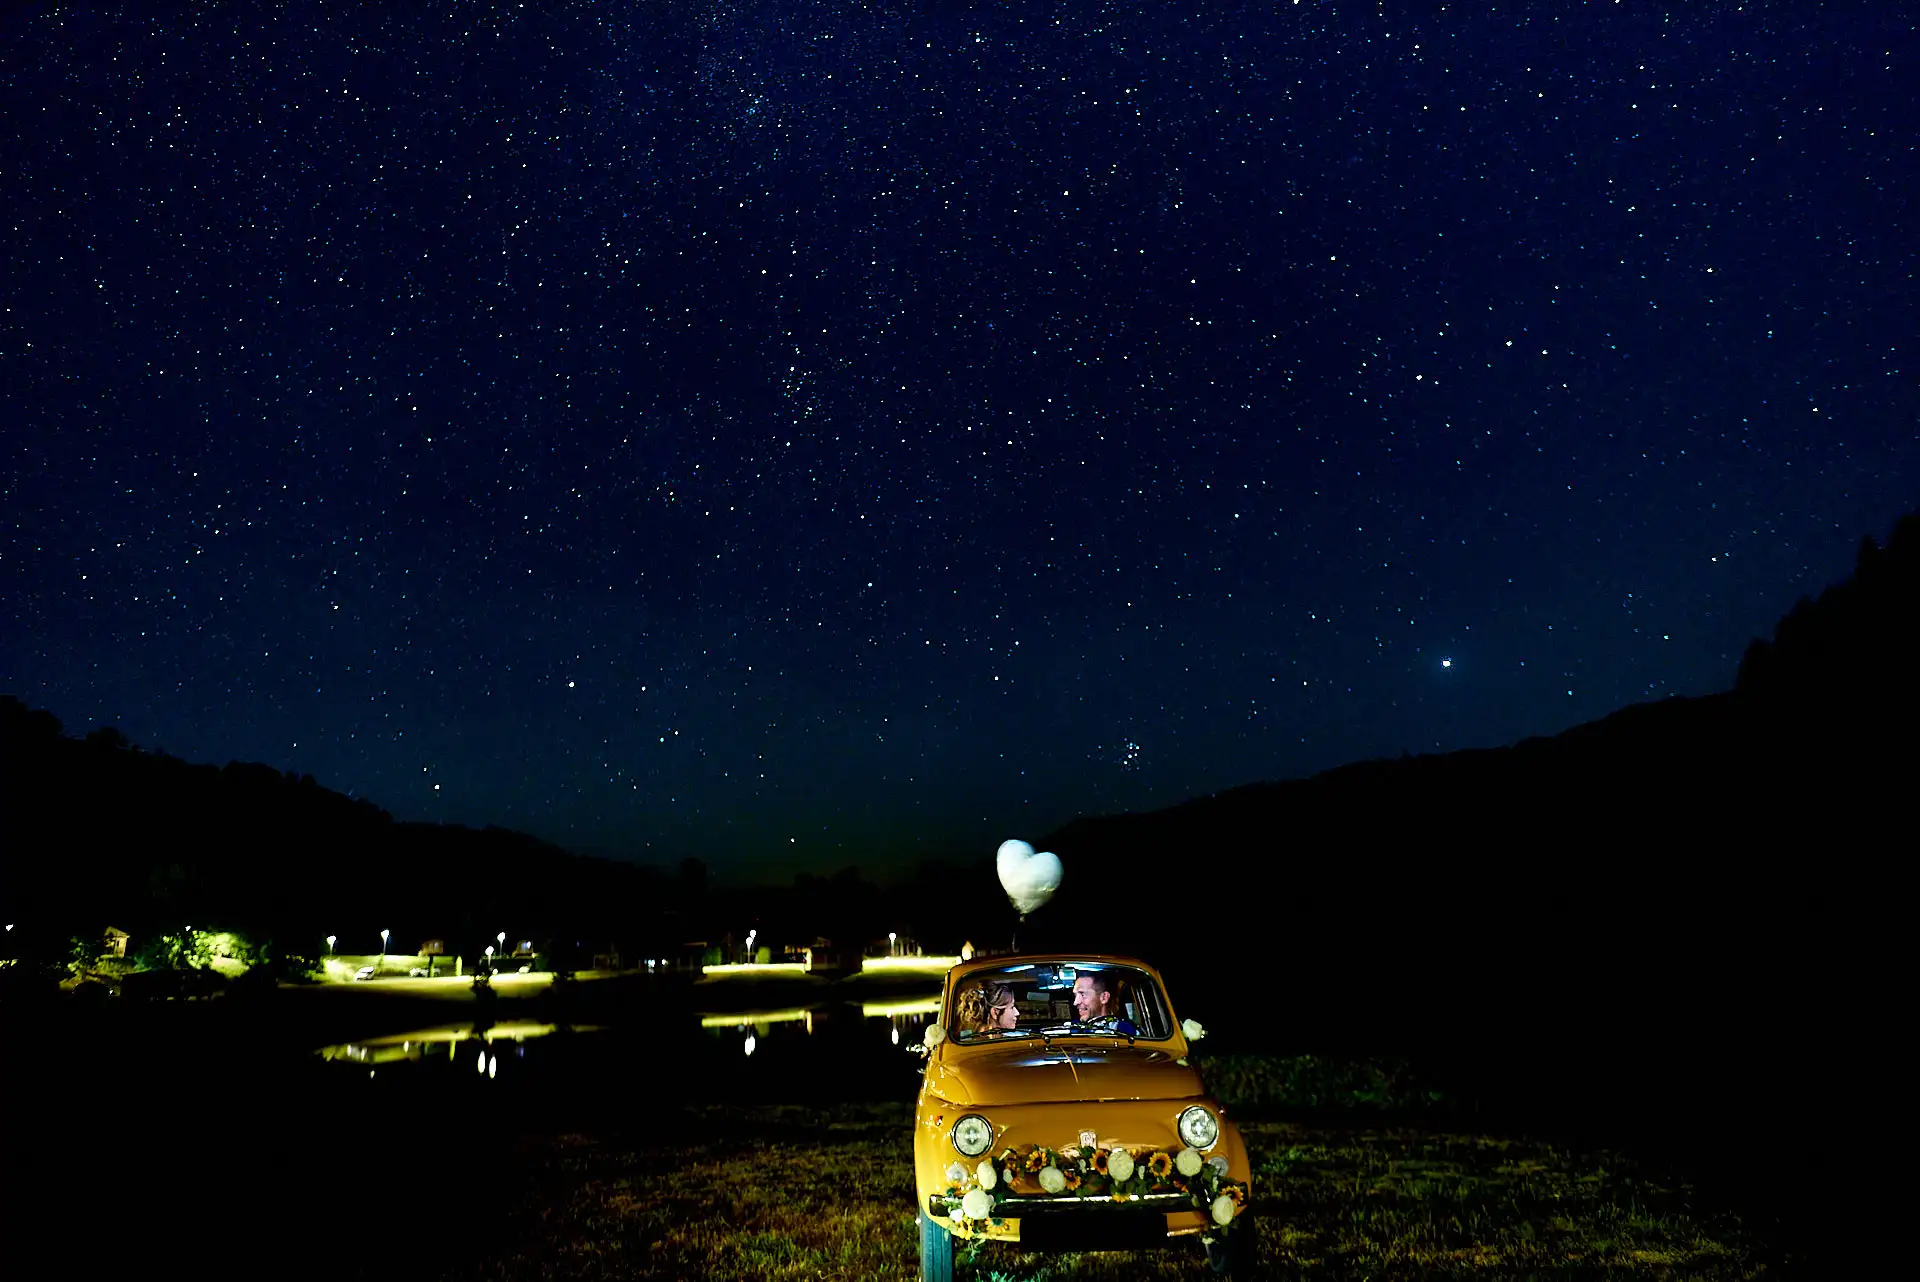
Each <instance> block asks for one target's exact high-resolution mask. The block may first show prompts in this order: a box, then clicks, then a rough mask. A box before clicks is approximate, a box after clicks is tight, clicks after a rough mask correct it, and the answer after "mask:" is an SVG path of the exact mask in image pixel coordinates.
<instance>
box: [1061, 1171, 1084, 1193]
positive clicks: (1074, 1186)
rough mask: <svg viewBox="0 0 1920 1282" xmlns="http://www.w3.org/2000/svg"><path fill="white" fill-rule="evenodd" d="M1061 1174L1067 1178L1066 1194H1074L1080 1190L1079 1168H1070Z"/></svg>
mask: <svg viewBox="0 0 1920 1282" xmlns="http://www.w3.org/2000/svg"><path fill="white" fill-rule="evenodd" d="M1061 1174H1062V1175H1064V1176H1066V1177H1067V1192H1069V1193H1072V1192H1076V1191H1077V1190H1078V1189H1079V1188H1080V1168H1079V1167H1077V1166H1070V1167H1068V1168H1067V1169H1066V1170H1064V1171H1062V1172H1061Z"/></svg>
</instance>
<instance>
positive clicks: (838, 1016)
mask: <svg viewBox="0 0 1920 1282" xmlns="http://www.w3.org/2000/svg"><path fill="white" fill-rule="evenodd" d="M856 1009H857V1010H858V1012H859V1013H858V1015H857V1016H856V1015H855V1010H856ZM939 1011H940V995H939V994H938V993H934V994H932V995H930V996H925V997H903V998H892V999H889V1000H886V1001H871V1002H859V1003H854V1002H821V1003H818V1004H816V1005H813V1006H805V1007H800V1006H795V1007H790V1008H787V1009H784V1010H757V1011H732V1012H727V1013H723V1014H716V1013H705V1014H702V1015H700V1016H699V1020H700V1027H701V1029H702V1030H703V1031H705V1032H706V1033H708V1034H709V1035H711V1036H714V1037H717V1038H720V1039H723V1040H738V1041H739V1043H740V1050H741V1053H742V1054H745V1055H748V1056H751V1055H752V1054H753V1053H754V1052H755V1051H758V1050H761V1049H763V1048H764V1047H767V1046H778V1047H790V1046H791V1045H792V1044H793V1043H795V1042H796V1041H798V1040H800V1039H803V1038H811V1037H813V1036H814V1035H815V1034H816V1033H820V1034H823V1035H824V1034H827V1033H833V1034H837V1035H843V1036H851V1037H854V1038H856V1039H859V1040H867V1041H869V1042H870V1044H876V1045H877V1044H878V1042H879V1039H881V1038H884V1039H885V1044H886V1045H887V1046H890V1047H901V1048H903V1049H911V1048H913V1047H914V1046H915V1045H916V1044H917V1043H919V1042H920V1040H921V1037H922V1034H923V1033H924V1031H925V1029H926V1026H927V1025H928V1024H930V1023H932V1022H933V1020H934V1017H935V1016H936V1015H938V1014H939ZM856 1028H859V1030H860V1031H855V1030H856Z"/></svg>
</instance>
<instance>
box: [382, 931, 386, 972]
mask: <svg viewBox="0 0 1920 1282" xmlns="http://www.w3.org/2000/svg"><path fill="white" fill-rule="evenodd" d="M386 968H387V932H386V931H384V930H383V931H381V932H380V969H381V970H382V971H384V970H386Z"/></svg>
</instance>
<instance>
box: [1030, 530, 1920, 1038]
mask: <svg viewBox="0 0 1920 1282" xmlns="http://www.w3.org/2000/svg"><path fill="white" fill-rule="evenodd" d="M1917 736H1920V513H1916V514H1912V515H1909V516H1907V517H1905V518H1903V519H1902V520H1901V521H1900V522H1899V524H1898V525H1897V526H1896V528H1895V529H1894V531H1893V534H1892V537H1891V539H1890V540H1889V541H1888V543H1887V545H1886V547H1884V548H1881V547H1878V546H1876V545H1875V544H1874V543H1873V542H1872V541H1871V540H1869V541H1867V542H1866V543H1865V544H1864V545H1863V546H1862V548H1861V551H1860V555H1859V561H1858V565H1857V568H1856V570H1855V572H1854V574H1853V575H1852V577H1851V578H1850V579H1849V580H1848V581H1847V582H1845V583H1842V584H1840V585H1838V586H1836V587H1834V588H1832V589H1830V590H1829V591H1827V592H1825V593H1823V594H1822V595H1821V597H1820V598H1819V600H1817V601H1802V602H1801V603H1800V604H1799V605H1798V606H1797V607H1796V608H1795V609H1794V610H1793V612H1792V613H1791V614H1789V615H1788V616H1787V617H1786V618H1785V619H1784V620H1783V621H1782V622H1781V623H1780V625H1779V628H1778V630H1777V631H1776V633H1775V636H1774V638H1773V640H1772V641H1771V642H1768V641H1756V642H1754V644H1753V646H1752V647H1751V648H1750V649H1749V650H1748V651H1747V655H1746V658H1745V661H1744V662H1743V663H1742V664H1741V667H1740V671H1739V677H1738V682H1737V685H1736V688H1735V689H1733V690H1730V691H1728V692H1726V693H1722V694H1717V695H1712V696H1708V697H1705V698H1673V699H1668V700H1665V701H1662V702H1658V703H1648V704H1639V705H1635V706H1632V707H1628V708H1625V709H1622V710H1621V711H1619V712H1616V713H1614V714H1612V715H1611V716H1608V717H1605V718H1603V719H1601V720H1599V721H1596V722H1592V723H1589V724H1586V725H1581V726H1576V727H1574V728H1573V729H1570V730H1567V731H1565V732H1564V733H1561V734H1558V735H1554V736H1552V737H1550V738H1535V739H1528V740H1526V741H1524V742H1522V743H1519V744H1516V745H1514V746H1511V747H1506V748H1497V749H1489V750H1481V751H1463V752H1452V753H1445V754H1435V755H1423V756H1417V757H1403V758H1401V759H1400V760H1382V761H1369V762H1362V763H1358V764H1354V765H1349V766H1344V767H1341V768H1339V769H1335V770H1330V771H1327V772H1326V773H1324V774H1320V775H1316V776H1314V777H1312V778H1309V779H1301V780H1294V781H1289V782H1283V783H1262V784H1254V785H1250V786H1247V787H1242V788H1236V789H1232V790H1230V791H1227V792H1223V793H1220V794H1217V795H1214V796H1210V797H1204V798H1199V799H1196V800H1193V801H1189V802H1186V803H1184V804H1182V805H1178V806H1174V807H1172V808H1170V809H1167V810H1161V811H1156V812H1153V813H1149V814H1138V815H1118V816H1106V817H1100V818H1087V819H1080V820H1076V821H1075V822H1073V823H1071V824H1068V825H1067V826H1066V827H1065V828H1063V829H1061V830H1060V831H1058V832H1056V833H1054V834H1052V835H1051V836H1050V837H1048V838H1047V839H1046V840H1045V843H1044V846H1043V848H1047V849H1052V850H1054V851H1056V852H1058V853H1059V855H1060V856H1061V859H1062V860H1063V862H1064V863H1065V865H1066V877H1065V879H1064V881H1063V883H1062V887H1061V891H1060V893H1059V895H1058V896H1057V897H1056V898H1055V900H1054V901H1053V902H1052V903H1050V904H1049V905H1047V906H1046V907H1045V908H1044V909H1042V910H1041V912H1040V913H1039V914H1037V915H1036V923H1037V926H1036V928H1035V930H1034V937H1035V938H1036V939H1038V938H1041V937H1042V932H1044V937H1046V938H1048V939H1054V940H1061V941H1065V940H1073V941H1075V942H1073V943H1072V944H1071V945H1070V946H1073V947H1082V946H1087V943H1094V944H1098V943H1102V942H1106V943H1108V944H1110V945H1111V946H1113V947H1116V948H1121V949H1125V950H1132V951H1138V952H1141V953H1144V954H1146V955H1149V956H1156V957H1173V956H1176V955H1177V956H1180V957H1187V958H1194V959H1196V961H1195V964H1196V965H1200V964H1204V959H1206V958H1212V959H1214V960H1215V961H1216V962H1217V961H1221V960H1224V959H1226V958H1230V957H1234V958H1238V957H1258V958H1259V959H1261V964H1262V965H1264V966H1266V967H1268V968H1270V969H1269V970H1268V971H1267V972H1266V973H1269V974H1272V975H1274V976H1276V977H1277V976H1281V975H1292V976H1294V977H1296V978H1297V979H1299V980H1300V981H1301V982H1300V983H1299V984H1298V986H1297V990H1298V991H1299V992H1300V993H1301V994H1303V996H1305V997H1306V998H1307V999H1308V1000H1311V995H1312V994H1313V993H1314V992H1315V991H1328V990H1329V989H1331V988H1332V987H1335V986H1339V983H1338V981H1339V980H1340V979H1341V976H1342V974H1343V972H1344V973H1346V974H1352V975H1357V974H1361V973H1363V972H1364V973H1365V974H1366V975H1367V976H1369V977H1370V981H1371V978H1372V977H1377V976H1378V975H1381V974H1387V975H1391V976H1393V977H1395V978H1394V982H1396V983H1398V984H1399V986H1400V989H1401V991H1400V992H1398V993H1397V994H1392V993H1383V996H1388V995H1392V996H1397V997H1398V998H1403V999H1404V1000H1405V1001H1408V1002H1416V1003H1417V1002H1420V1001H1428V1000H1430V1001H1431V1002H1433V1003H1442V1002H1445V1003H1450V1004H1454V1005H1456V1006H1457V1005H1459V1004H1461V1003H1462V1002H1464V1003H1466V1004H1468V1005H1471V1004H1472V1002H1473V1001H1474V998H1473V994H1475V993H1476V992H1493V991H1496V990H1498V991H1500V992H1508V991H1510V986H1509V985H1508V984H1507V980H1508V979H1510V978H1511V977H1512V976H1514V975H1516V974H1521V973H1525V974H1528V975H1530V976H1532V977H1533V978H1535V979H1537V980H1539V981H1540V982H1542V983H1551V982H1554V980H1555V978H1556V977H1558V978H1560V979H1562V980H1565V981H1566V982H1568V983H1573V982H1575V981H1576V979H1577V981H1578V982H1580V983H1582V984H1585V985H1587V986H1589V987H1591V985H1592V984H1593V983H1606V982H1614V981H1616V980H1617V981H1618V982H1620V983H1622V984H1625V983H1627V982H1628V980H1629V977H1634V978H1633V979H1632V982H1634V983H1639V984H1642V985H1653V986H1655V987H1659V986H1660V985H1663V984H1666V985H1667V987H1668V988H1669V989H1672V990H1673V991H1672V992H1669V993H1666V994H1664V995H1665V996H1668V997H1671V998H1672V999H1673V1000H1682V998H1681V997H1679V996H1675V995H1674V994H1675V993H1677V992H1678V991H1679V990H1678V987H1677V986H1678V985H1680V983H1681V980H1680V977H1681V976H1686V977H1688V980H1687V982H1692V980H1693V979H1694V978H1698V977H1700V976H1703V975H1711V974H1715V973H1718V974H1719V975H1720V978H1721V980H1722V981H1723V982H1724V983H1726V984H1736V983H1737V984H1741V985H1745V986H1752V985H1754V984H1758V983H1761V982H1762V981H1761V980H1760V978H1759V976H1760V975H1762V974H1763V973H1774V972H1775V971H1781V972H1794V968H1795V967H1796V966H1797V965H1798V964H1799V962H1798V961H1797V960H1796V959H1805V958H1808V957H1815V958H1817V960H1818V961H1819V962H1820V964H1822V965H1827V964H1831V963H1835V962H1836V961H1837V960H1838V959H1839V958H1841V957H1844V956H1846V955H1848V954H1849V951H1850V950H1852V949H1855V948H1871V947H1874V946H1876V936H1875V935H1874V933H1873V932H1872V931H1871V930H1870V929H1869V928H1868V927H1867V924H1866V923H1868V922H1869V921H1870V920H1871V919H1873V918H1875V917H1876V915H1877V914H1878V913H1879V912H1880V911H1882V909H1883V906H1884V905H1886V904H1887V903H1888V902H1889V898H1888V897H1889V895H1890V893H1891V892H1890V890H1889V889H1888V884H1889V883H1888V878H1889V877H1891V876H1893V875H1895V874H1896V872H1897V870H1898V869H1899V868H1902V867H1904V866H1905V865H1906V864H1907V863H1908V862H1909V861H1910V860H1911V858H1912V855H1913V852H1914V851H1915V850H1916V849H1917V848H1920V838H1917V835H1916V834H1920V819H1917V818H1916V815H1920V753H1916V746H1915V745H1916V741H1917ZM1123 923H1134V924H1133V925H1131V926H1125V925H1122V924H1123ZM1849 923H1859V927H1860V928H1859V930H1858V932H1854V931H1852V930H1851V928H1850V926H1849ZM1856 933H1857V936H1858V937H1857V938H1855V937H1854V936H1855V934H1856ZM1083 940H1084V941H1087V942H1086V943H1083V942H1079V941H1083ZM1341 957H1345V958H1346V959H1347V961H1345V962H1344V963H1336V962H1335V961H1334V959H1336V958H1341ZM1859 964H1860V965H1861V966H1863V967H1865V966H1870V965H1871V963H1870V962H1868V961H1867V960H1866V959H1865V958H1864V956H1863V957H1862V959H1861V960H1860V963H1859ZM1663 977H1664V978H1663ZM1798 978H1800V977H1799V976H1798V975H1797V973H1788V974H1785V975H1784V977H1783V982H1797V980H1798ZM1668 981H1671V983H1669V982H1668ZM1374 987H1375V989H1376V990H1379V985H1377V984H1376V985H1374ZM1423 994H1424V996H1422V995H1423Z"/></svg>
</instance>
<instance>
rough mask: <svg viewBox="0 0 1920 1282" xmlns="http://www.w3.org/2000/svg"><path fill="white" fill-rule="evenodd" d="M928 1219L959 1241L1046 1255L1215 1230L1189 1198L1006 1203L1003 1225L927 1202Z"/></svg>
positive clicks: (1000, 1211) (951, 1204) (940, 1201)
mask: <svg viewBox="0 0 1920 1282" xmlns="http://www.w3.org/2000/svg"><path fill="white" fill-rule="evenodd" d="M926 1211H927V1215H928V1217H929V1218H930V1219H932V1220H933V1221H934V1222H935V1223H936V1224H944V1225H946V1226H947V1228H948V1230H949V1231H950V1232H952V1233H953V1234H954V1235H955V1236H957V1237H979V1238H989V1239H992V1240H995V1241H1002V1242H1019V1243H1021V1244H1022V1245H1024V1246H1027V1247H1030V1248H1034V1249H1046V1250H1098V1249H1106V1250H1126V1249H1128V1248H1132V1247H1146V1246H1154V1245H1157V1244H1160V1243H1163V1242H1165V1241H1167V1240H1168V1239H1171V1238H1182V1237H1190V1236H1193V1235H1195V1234H1199V1233H1205V1232H1207V1231H1208V1230H1209V1229H1211V1228H1213V1224H1212V1221H1211V1220H1209V1219H1208V1217H1207V1216H1206V1215H1205V1214H1204V1213H1203V1212H1201V1211H1200V1210H1198V1209H1197V1208H1195V1207H1194V1205H1193V1199H1192V1198H1190V1197H1188V1196H1187V1195H1186V1194H1185V1193H1143V1194H1139V1195H1137V1196H1134V1197H1129V1198H1127V1199H1125V1200H1124V1201H1115V1200H1114V1199H1112V1198H1105V1197H1084V1198H1083V1197H1034V1198H1020V1197H1008V1198H1002V1199H1001V1201H1000V1204H999V1206H997V1207H996V1208H994V1213H995V1215H996V1216H998V1217H999V1220H1000V1222H999V1223H997V1224H996V1223H994V1222H993V1221H991V1220H967V1219H966V1218H964V1217H963V1216H961V1215H960V1214H959V1213H958V1212H959V1199H957V1198H952V1199H949V1198H948V1197H947V1196H946V1195H945V1194H943V1193H935V1194H933V1195H931V1196H930V1197H928V1198H927V1203H926Z"/></svg>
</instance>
